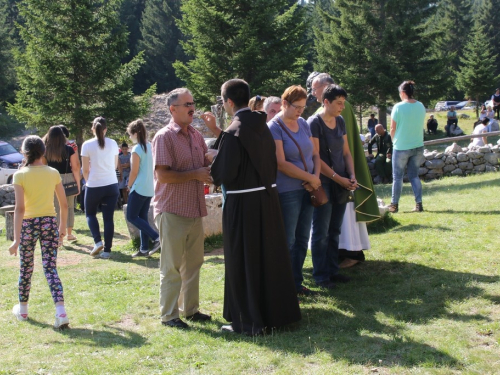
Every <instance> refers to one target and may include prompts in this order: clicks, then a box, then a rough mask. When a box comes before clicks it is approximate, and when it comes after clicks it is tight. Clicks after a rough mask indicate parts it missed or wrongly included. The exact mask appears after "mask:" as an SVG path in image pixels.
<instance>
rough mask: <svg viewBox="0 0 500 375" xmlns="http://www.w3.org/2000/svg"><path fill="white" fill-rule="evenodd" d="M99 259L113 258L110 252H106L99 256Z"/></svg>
mask: <svg viewBox="0 0 500 375" xmlns="http://www.w3.org/2000/svg"><path fill="white" fill-rule="evenodd" d="M99 258H101V259H109V258H111V252H109V251H108V252H104V251H103V252H102V253H100V254H99Z"/></svg>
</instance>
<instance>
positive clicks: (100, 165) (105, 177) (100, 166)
mask: <svg viewBox="0 0 500 375" xmlns="http://www.w3.org/2000/svg"><path fill="white" fill-rule="evenodd" d="M118 151H119V150H118V145H117V144H116V142H115V141H114V140H112V139H109V138H104V148H103V149H101V148H100V147H99V143H97V138H93V139H90V140H88V141H86V142H84V143H83V145H82V156H86V157H88V158H89V160H90V172H89V179H88V180H87V186H88V187H99V186H107V185H112V184H117V183H118V179H117V178H116V172H115V168H116V167H115V157H116V156H117V155H118Z"/></svg>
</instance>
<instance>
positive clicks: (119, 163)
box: [115, 156, 123, 182]
mask: <svg viewBox="0 0 500 375" xmlns="http://www.w3.org/2000/svg"><path fill="white" fill-rule="evenodd" d="M117 158H118V156H117ZM115 167H116V160H115ZM118 172H120V178H119V181H120V182H121V181H122V180H123V166H122V162H121V161H120V158H118Z"/></svg>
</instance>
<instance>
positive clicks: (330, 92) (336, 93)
mask: <svg viewBox="0 0 500 375" xmlns="http://www.w3.org/2000/svg"><path fill="white" fill-rule="evenodd" d="M337 98H345V99H347V91H345V90H344V89H343V88H342V87H340V86H339V85H333V84H332V85H328V86H326V87H325V90H324V91H323V95H322V96H321V101H324V100H325V99H326V100H328V101H329V102H332V101H334V100H335V99H337Z"/></svg>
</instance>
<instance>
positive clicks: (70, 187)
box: [63, 159, 78, 197]
mask: <svg viewBox="0 0 500 375" xmlns="http://www.w3.org/2000/svg"><path fill="white" fill-rule="evenodd" d="M68 167H69V159H66V173H65V174H67V173H68ZM63 187H64V192H65V193H66V196H67V197H69V196H71V195H77V194H78V184H77V183H76V182H68V183H65V184H63Z"/></svg>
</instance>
